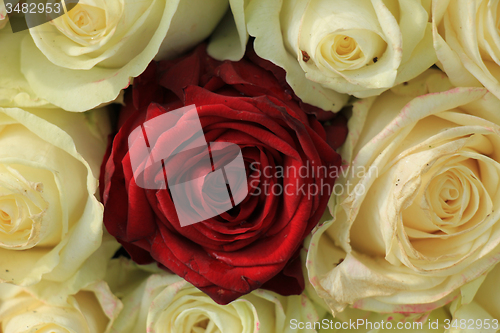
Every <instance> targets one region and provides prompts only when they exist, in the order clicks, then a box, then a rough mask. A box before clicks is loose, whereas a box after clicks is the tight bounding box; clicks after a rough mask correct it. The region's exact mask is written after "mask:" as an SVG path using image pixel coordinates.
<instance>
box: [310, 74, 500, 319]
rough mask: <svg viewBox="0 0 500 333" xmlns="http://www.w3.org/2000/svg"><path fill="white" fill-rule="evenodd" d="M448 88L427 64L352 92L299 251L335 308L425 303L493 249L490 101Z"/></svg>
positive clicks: (499, 251) (497, 143) (496, 174)
mask: <svg viewBox="0 0 500 333" xmlns="http://www.w3.org/2000/svg"><path fill="white" fill-rule="evenodd" d="M449 88H451V85H450V83H449V81H448V80H447V78H446V77H445V76H444V74H442V73H441V72H440V71H437V70H430V71H428V72H426V73H424V74H423V75H422V76H421V77H419V78H418V79H415V80H414V81H412V82H410V83H409V84H408V85H401V86H398V87H395V88H394V89H392V90H391V91H388V92H386V93H384V94H382V95H381V96H380V97H378V98H370V99H365V100H361V101H359V102H356V103H355V105H354V109H353V116H352V118H351V120H350V123H349V136H348V138H347V141H346V144H345V145H344V147H343V151H342V153H343V154H342V156H343V158H345V159H346V161H347V162H348V163H349V164H350V165H349V169H345V170H347V171H346V172H345V173H343V174H341V175H340V177H339V179H338V183H337V184H339V186H340V187H341V188H343V189H344V192H343V193H340V195H339V196H338V197H336V198H335V197H334V198H333V200H332V202H331V204H332V205H331V207H330V208H331V212H332V214H333V216H335V220H334V221H329V222H326V223H324V224H323V225H322V226H321V227H319V229H318V230H317V231H316V233H315V234H314V235H313V237H312V241H311V245H310V248H309V253H308V256H309V258H308V259H309V261H308V264H307V265H308V270H309V275H310V280H311V283H312V284H313V285H314V287H315V288H316V290H317V292H318V293H319V295H320V296H321V297H322V298H324V299H325V301H326V302H327V303H328V305H329V306H330V308H331V309H332V310H333V311H334V312H335V313H337V312H339V311H341V310H342V309H344V308H345V307H346V306H348V305H351V306H353V307H354V308H359V309H364V310H369V311H378V312H407V313H417V312H427V311H430V310H433V309H435V308H438V307H440V306H442V305H444V304H446V303H448V302H450V301H452V300H453V299H454V298H456V297H457V295H458V294H459V293H460V288H462V287H463V286H464V285H465V284H466V283H467V282H469V281H472V280H474V279H476V278H478V277H480V276H481V275H483V274H484V273H485V272H487V271H488V270H489V269H490V268H491V267H492V266H493V265H494V264H495V263H496V262H498V261H500V245H499V244H500V222H499V219H500V192H499V181H500V163H499V162H500V155H498V151H500V115H499V114H498V110H499V109H500V101H499V100H498V99H496V98H495V97H494V96H493V95H492V94H490V93H487V91H486V89H484V88H454V89H451V90H447V89H449ZM419 95H421V96H419ZM417 96H418V97H417ZM414 97H416V98H414ZM335 203H337V204H336V205H335ZM337 246H339V247H340V249H339V248H337ZM342 258H343V261H341V260H340V259H342ZM332 266H333V268H332Z"/></svg>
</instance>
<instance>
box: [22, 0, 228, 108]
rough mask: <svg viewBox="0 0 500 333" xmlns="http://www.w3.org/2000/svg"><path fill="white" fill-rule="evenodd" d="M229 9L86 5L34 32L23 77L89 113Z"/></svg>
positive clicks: (111, 2)
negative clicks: (153, 60)
mask: <svg viewBox="0 0 500 333" xmlns="http://www.w3.org/2000/svg"><path fill="white" fill-rule="evenodd" d="M56 2H58V1H56V0H49V1H48V3H52V4H53V5H54V6H55V3H56ZM226 9H227V0H213V1H206V0H196V1H187V0H141V1H132V0H106V1H104V0H80V1H79V2H78V4H77V5H76V6H74V8H73V9H71V10H70V11H67V12H66V13H65V14H64V15H62V16H59V17H57V18H55V19H54V20H53V21H51V22H50V23H46V24H42V25H39V26H36V27H34V28H31V29H30V34H31V36H30V37H25V38H24V40H23V43H22V57H21V70H22V73H23V74H24V75H25V77H26V79H27V80H28V82H29V84H30V85H31V86H32V88H33V90H34V92H35V93H36V94H37V95H38V96H40V97H41V98H44V99H46V100H48V101H49V102H51V103H53V104H55V105H57V106H59V107H62V108H63V109H66V110H69V111H85V110H88V109H91V108H93V107H96V106H98V105H100V104H101V103H105V102H109V101H112V100H114V99H115V98H116V97H117V96H118V94H119V93H120V91H121V89H123V88H126V87H127V86H128V85H129V83H130V78H131V77H136V76H138V75H139V74H141V73H142V72H143V71H144V70H145V69H146V67H147V65H148V64H149V62H150V61H151V60H152V59H153V58H154V57H155V56H156V55H157V53H158V52H160V53H159V57H171V56H174V55H176V54H179V53H181V52H183V51H185V50H187V49H188V48H189V47H192V46H193V45H195V44H196V43H198V42H199V41H201V40H203V39H204V38H206V37H207V36H208V35H209V34H210V32H211V31H212V30H213V29H214V28H215V26H216V24H217V23H218V21H219V20H220V18H221V17H222V15H223V14H224V13H225V11H226ZM64 10H66V9H65V7H64ZM207 14H209V15H207ZM27 20H28V23H29V22H30V20H35V17H30V16H29V15H28V16H27ZM162 42H164V43H163V45H162Z"/></svg>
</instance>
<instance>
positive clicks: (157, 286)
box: [107, 259, 318, 333]
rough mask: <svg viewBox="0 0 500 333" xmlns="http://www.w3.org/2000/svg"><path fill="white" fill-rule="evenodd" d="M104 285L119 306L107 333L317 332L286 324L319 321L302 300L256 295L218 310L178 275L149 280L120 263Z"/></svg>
mask: <svg viewBox="0 0 500 333" xmlns="http://www.w3.org/2000/svg"><path fill="white" fill-rule="evenodd" d="M107 280H108V281H109V284H110V287H111V290H112V291H113V292H114V293H115V294H116V295H117V296H119V297H121V298H122V301H123V303H124V308H123V311H122V312H121V313H120V315H119V317H118V318H117V320H116V321H115V323H114V324H113V328H112V330H111V332H117V333H118V332H120V333H127V332H130V333H141V332H156V333H163V332H165V333H184V332H212V333H217V332H238V333H240V332H241V333H254V332H270V333H271V332H276V333H282V332H288V333H292V332H304V333H305V332H316V331H315V330H308V329H298V328H294V325H293V323H292V324H290V323H291V320H292V319H295V320H297V323H298V322H302V323H305V322H315V321H317V320H318V317H317V314H316V311H315V309H314V307H313V305H312V303H311V302H310V301H309V300H308V299H307V297H306V296H305V295H301V296H288V297H285V296H280V295H278V294H276V293H273V292H270V291H265V290H260V289H259V290H254V291H253V292H252V293H250V294H248V295H245V296H242V297H240V298H239V299H237V300H235V301H233V302H231V303H230V304H228V305H219V304H217V303H215V302H214V301H213V300H212V299H211V298H210V297H208V296H207V295H206V294H204V293H203V292H201V291H200V290H198V289H197V288H195V287H194V286H193V285H191V284H189V283H188V282H186V281H185V280H184V279H182V278H181V277H179V276H177V275H173V274H167V273H165V272H162V273H157V274H152V275H151V274H150V273H147V272H144V271H141V270H138V269H137V268H136V265H135V264H133V263H131V262H130V261H126V260H124V259H122V260H114V261H113V262H112V263H111V266H110V269H109V272H108V278H107ZM296 326H298V325H296Z"/></svg>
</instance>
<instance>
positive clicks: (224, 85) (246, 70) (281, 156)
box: [101, 45, 346, 304]
mask: <svg viewBox="0 0 500 333" xmlns="http://www.w3.org/2000/svg"><path fill="white" fill-rule="evenodd" d="M251 59H253V58H252V57H251ZM254 61H255V60H254ZM267 66H269V64H267ZM266 69H269V68H267V67H266ZM266 69H263V68H262V67H259V66H258V65H256V64H255V63H254V62H252V61H251V60H249V59H248V58H246V59H243V60H241V61H239V62H229V61H225V62H219V61H216V60H214V59H212V58H210V57H209V56H208V55H207V54H206V50H205V46H204V45H201V46H199V47H198V48H197V49H196V50H195V51H194V52H193V53H191V54H189V55H188V56H186V57H183V58H180V59H176V60H173V61H163V62H159V63H152V64H151V65H150V66H149V67H148V69H147V70H146V72H145V73H143V74H142V75H141V76H140V77H138V78H137V79H135V81H134V86H133V90H132V94H129V95H128V96H127V98H126V102H127V103H126V106H125V107H124V108H123V110H122V112H121V114H120V119H119V131H118V133H117V135H116V136H115V138H114V140H113V143H112V145H111V147H110V151H109V152H108V156H107V157H105V160H104V163H103V166H102V172H101V186H102V187H101V190H102V198H103V202H104V207H105V210H104V223H105V225H106V228H107V229H108V231H109V232H110V233H111V234H112V235H113V236H115V237H116V238H117V239H118V241H119V242H120V243H121V244H122V245H123V247H124V248H125V249H126V250H127V252H128V253H129V254H130V256H131V257H132V259H133V260H134V261H136V262H137V263H139V264H145V263H150V262H153V261H156V262H158V264H159V265H160V267H164V268H167V269H169V270H171V271H172V272H174V273H176V274H178V275H180V276H181V277H183V278H185V279H186V280H187V281H188V282H190V283H192V284H193V285H195V286H196V287H198V288H199V289H201V290H202V291H204V292H205V293H207V294H208V295H209V296H210V297H212V298H213V299H214V300H215V301H216V302H217V303H220V304H225V303H228V302H231V301H232V300H234V299H236V298H238V297H239V296H241V295H244V294H247V293H249V292H251V291H252V290H254V289H257V288H266V289H270V290H273V291H276V292H278V293H280V294H282V295H290V294H299V293H301V292H302V290H303V288H304V281H303V278H302V269H301V266H300V260H299V258H298V253H299V250H300V247H301V245H302V242H303V240H304V238H305V237H306V236H307V234H308V233H310V231H311V230H312V228H313V227H314V226H315V225H316V224H317V222H318V221H319V219H320V217H321V216H322V214H323V212H324V210H325V208H326V205H327V202H328V199H329V197H330V194H331V191H332V190H333V184H334V181H335V179H334V177H333V176H334V175H333V174H334V172H331V171H332V170H333V169H332V168H338V167H340V161H341V159H340V156H339V155H338V154H337V153H336V152H335V150H334V148H336V147H331V146H330V145H328V144H327V133H326V131H325V129H324V127H323V126H322V124H321V123H320V122H319V121H318V120H317V118H316V116H315V115H313V114H310V113H306V112H304V111H303V110H302V109H301V107H300V101H297V100H296V98H295V96H293V95H292V93H291V92H290V90H288V89H283V87H282V83H281V84H280V81H279V80H278V79H277V78H276V77H275V76H274V75H273V73H272V71H269V70H266ZM193 104H194V105H196V113H195V114H197V115H198V117H199V121H200V124H201V127H202V128H203V132H204V136H205V137H204V139H205V141H206V142H209V143H229V144H233V145H232V147H233V148H234V147H236V148H238V149H237V150H238V151H240V152H241V156H242V158H243V161H244V170H245V172H244V173H243V176H244V177H243V181H246V184H245V183H244V182H243V183H242V181H241V179H239V180H238V179H237V176H236V175H235V174H234V172H233V171H232V169H231V168H229V167H227V168H225V169H226V174H225V177H226V179H225V181H226V183H228V182H231V181H233V183H231V184H234V182H239V183H238V184H243V185H242V186H243V187H241V188H242V189H243V190H244V192H245V193H246V192H247V191H248V194H247V195H246V196H244V199H243V201H241V202H240V203H239V204H237V205H236V206H235V207H234V208H232V209H231V210H229V211H227V212H225V213H221V214H220V215H218V216H215V217H212V218H208V219H206V220H204V221H202V222H199V223H195V224H191V225H188V226H181V223H180V220H179V215H178V212H179V210H178V209H179V207H178V206H175V205H174V202H173V201H174V200H173V196H174V195H173V192H172V191H173V190H172V187H170V185H171V184H172V182H175V183H176V184H177V183H179V184H188V183H189V182H188V183H182V182H183V181H186V179H195V178H196V179H197V182H191V183H189V184H190V185H189V186H187V185H186V188H185V189H184V190H183V192H182V193H181V194H180V195H181V197H182V198H184V199H185V202H186V203H187V206H186V207H191V208H192V209H193V214H195V213H202V211H201V210H200V207H208V206H210V207H215V206H217V204H218V203H217V202H215V203H214V202H212V201H217V200H218V199H217V198H216V199H214V198H213V197H212V196H211V194H209V195H206V193H205V192H204V190H205V188H206V187H207V186H209V188H210V189H213V188H217V186H215V185H214V184H215V183H217V182H218V184H220V183H221V179H217V177H215V176H214V174H213V171H214V170H218V169H219V168H223V167H224V165H226V164H227V163H229V162H230V161H229V160H228V159H226V160H224V158H222V157H220V156H222V155H221V154H219V153H220V152H221V151H222V150H218V148H215V147H216V145H215V144H214V145H212V144H210V147H212V148H211V149H212V150H211V151H210V154H211V155H210V156H211V158H212V160H213V167H210V165H209V167H207V166H206V165H202V164H200V163H201V162H199V161H201V160H203V159H204V158H205V157H206V156H205V157H204V156H202V155H203V154H202V153H201V151H200V150H199V149H198V148H196V149H192V150H189V154H188V155H186V156H181V157H176V158H175V162H174V161H173V159H170V160H168V161H166V162H162V163H165V165H163V164H158V165H159V166H158V165H156V166H155V167H150V168H149V169H146V171H144V172H143V173H140V172H138V170H137V169H138V168H137V163H136V162H137V161H136V162H134V163H133V162H131V156H137V151H138V149H140V148H138V147H139V146H138V144H136V142H137V141H134V140H133V139H130V140H131V143H130V148H129V136H130V138H132V137H133V136H134V135H135V134H133V135H132V136H131V133H141V132H137V131H140V130H141V125H143V126H142V128H143V129H144V130H147V131H156V134H155V135H156V136H155V138H154V142H150V143H149V144H150V147H151V149H152V150H151V151H152V152H154V151H168V152H171V153H172V154H174V152H176V151H180V150H182V149H184V147H185V146H186V145H187V144H188V143H189V142H188V141H189V140H192V137H190V135H188V134H187V133H188V132H189V130H188V129H189V126H191V125H190V124H191V122H190V121H191V120H189V119H191V118H189V119H188V117H187V116H185V117H181V118H175V119H176V123H175V126H174V127H173V129H167V128H165V129H160V128H159V127H158V126H157V127H156V128H154V129H151V128H150V127H149V125H146V126H147V127H148V128H146V129H145V127H144V126H145V125H144V124H145V123H146V122H148V121H149V122H148V123H147V124H150V123H152V122H151V121H150V120H151V119H154V118H155V117H159V116H162V115H165V114H166V113H169V112H172V114H173V113H174V112H175V110H177V109H179V108H182V107H184V106H188V105H193ZM157 119H160V118H157ZM337 120H338V121H337ZM330 121H332V122H333V125H332V126H333V127H331V128H336V129H337V133H338V134H337V135H334V134H335V133H333V134H332V131H330V133H329V135H328V136H329V139H330V141H329V142H336V143H337V144H340V143H342V142H343V140H344V139H345V134H346V128H345V119H341V118H340V117H337V118H334V119H333V120H330ZM153 122H154V121H153ZM134 130H136V132H134ZM148 133H149V132H148ZM184 136H186V137H184ZM197 149H198V150H197ZM200 149H201V148H200ZM205 151H206V149H205ZM152 154H153V153H152ZM180 155H181V154H180ZM180 155H179V156H180ZM143 156H144V161H140V162H141V163H143V164H142V166H144V165H146V164H147V163H148V155H143ZM167 164H168V165H169V166H172V165H176V166H177V168H176V170H177V171H176V172H174V173H175V175H172V174H168V175H166V174H165V171H164V167H165V168H167ZM133 165H134V167H133ZM144 168H145V167H144ZM280 170H281V171H280ZM294 170H295V172H294ZM300 170H301V171H300ZM139 171H140V170H139ZM306 171H307V172H306ZM299 173H300V174H299ZM138 175H139V176H138ZM138 177H143V178H141V180H140V181H139V180H138ZM165 177H166V178H167V179H168V184H169V188H168V189H167V188H165V187H164V188H161V186H159V187H158V188H157V189H154V188H151V186H149V187H148V186H145V185H144V184H141V183H142V182H144V179H145V178H147V180H146V182H148V181H149V182H153V184H156V185H158V184H161V183H162V182H165ZM183 177H184V178H183ZM186 177H187V178H186ZM200 177H201V178H200ZM183 179H184V180H183ZM138 183H139V185H140V186H139V185H138ZM212 183H213V184H212ZM226 183H224V180H222V184H223V185H224V186H221V187H220V188H218V190H217V191H219V190H220V193H227V192H225V191H229V189H228V188H227V187H226ZM156 185H154V186H156ZM154 186H153V187H154ZM214 186H215V187H214ZM144 187H146V188H144ZM280 189H281V190H284V189H286V190H285V191H283V192H284V193H281V194H280V193H279V190H280ZM316 189H317V192H318V193H317V194H316V195H314V194H315V193H312V192H314V191H316ZM273 193H274V194H273ZM233 194H234V195H235V196H236V195H237V193H233ZM222 204H224V203H222ZM226 204H227V203H226ZM214 205H215V206H214ZM176 209H177V210H176Z"/></svg>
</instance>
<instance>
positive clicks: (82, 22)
mask: <svg viewBox="0 0 500 333" xmlns="http://www.w3.org/2000/svg"><path fill="white" fill-rule="evenodd" d="M67 15H68V18H69V20H68V23H69V24H70V27H71V28H72V30H73V31H74V32H75V33H76V34H78V35H82V36H85V35H87V36H93V35H95V34H97V33H99V32H101V31H102V30H103V29H105V28H106V13H105V12H104V10H102V9H101V8H98V7H94V6H89V5H82V4H78V5H76V6H75V8H73V10H71V11H69V12H68V14H67Z"/></svg>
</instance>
